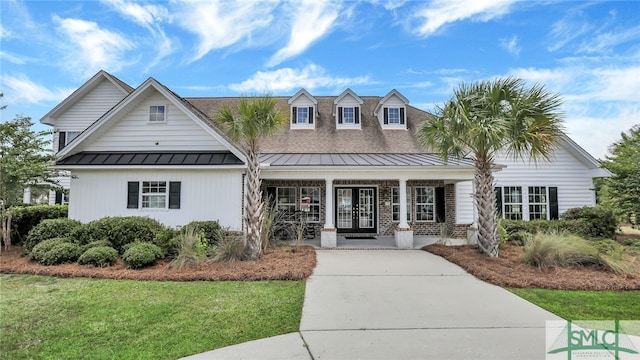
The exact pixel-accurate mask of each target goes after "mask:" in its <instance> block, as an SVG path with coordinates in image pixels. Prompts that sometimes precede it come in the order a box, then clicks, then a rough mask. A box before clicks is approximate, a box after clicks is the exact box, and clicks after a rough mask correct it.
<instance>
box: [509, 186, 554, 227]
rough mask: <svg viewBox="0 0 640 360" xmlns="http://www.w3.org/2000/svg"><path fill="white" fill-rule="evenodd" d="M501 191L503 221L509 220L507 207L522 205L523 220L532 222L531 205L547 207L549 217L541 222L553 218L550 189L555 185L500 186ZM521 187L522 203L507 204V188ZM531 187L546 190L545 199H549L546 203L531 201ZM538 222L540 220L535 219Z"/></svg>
mask: <svg viewBox="0 0 640 360" xmlns="http://www.w3.org/2000/svg"><path fill="white" fill-rule="evenodd" d="M498 187H499V188H500V189H501V193H502V199H500V200H502V209H501V210H502V216H501V218H502V219H507V217H506V213H505V209H506V205H518V204H519V205H521V206H522V220H524V221H531V212H530V211H529V205H546V206H547V217H546V218H541V219H539V220H549V219H550V217H551V197H550V196H549V188H551V187H555V185H553V184H544V185H500V186H498ZM513 187H519V188H520V189H521V192H522V202H521V203H507V202H505V199H506V194H505V190H504V189H505V188H513ZM530 187H543V188H545V197H546V199H547V201H546V203H534V202H530V201H529V188H530ZM535 220H538V219H535Z"/></svg>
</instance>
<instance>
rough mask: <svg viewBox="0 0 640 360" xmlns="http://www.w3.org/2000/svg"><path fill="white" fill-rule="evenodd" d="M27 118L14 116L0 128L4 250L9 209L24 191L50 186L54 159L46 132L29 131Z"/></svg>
mask: <svg viewBox="0 0 640 360" xmlns="http://www.w3.org/2000/svg"><path fill="white" fill-rule="evenodd" d="M32 125H33V123H32V122H31V118H28V117H24V116H17V117H16V118H15V119H14V120H12V121H9V122H6V123H3V124H0V203H1V205H0V207H1V212H0V219H1V220H2V221H1V222H2V234H1V236H0V239H1V240H2V241H3V242H4V246H5V249H6V248H8V247H9V246H10V245H11V212H10V211H8V210H9V209H10V208H11V207H12V206H14V205H16V204H19V203H21V202H22V194H23V191H24V189H25V188H26V187H29V186H31V185H36V184H54V183H55V181H54V180H53V177H54V176H55V171H54V170H53V169H52V167H51V166H52V165H53V163H54V160H55V157H54V156H53V154H52V153H51V152H52V151H51V149H50V143H49V141H48V140H47V139H46V136H48V135H50V134H51V133H50V132H48V131H38V132H36V131H33V130H31V126H32Z"/></svg>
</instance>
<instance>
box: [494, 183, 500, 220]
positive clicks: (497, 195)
mask: <svg viewBox="0 0 640 360" xmlns="http://www.w3.org/2000/svg"><path fill="white" fill-rule="evenodd" d="M495 191H496V211H497V212H498V218H499V219H501V218H502V188H501V187H496V190H495Z"/></svg>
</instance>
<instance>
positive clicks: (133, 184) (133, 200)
mask: <svg viewBox="0 0 640 360" xmlns="http://www.w3.org/2000/svg"><path fill="white" fill-rule="evenodd" d="M139 192H140V183H139V182H137V181H129V182H128V183H127V209H137V208H138V198H139V196H138V194H139Z"/></svg>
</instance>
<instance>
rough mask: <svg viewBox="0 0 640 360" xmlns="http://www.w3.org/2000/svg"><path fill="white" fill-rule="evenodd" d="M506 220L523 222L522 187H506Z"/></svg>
mask: <svg viewBox="0 0 640 360" xmlns="http://www.w3.org/2000/svg"><path fill="white" fill-rule="evenodd" d="M504 218H505V219H510V220H522V188H521V187H520V186H505V187H504Z"/></svg>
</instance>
